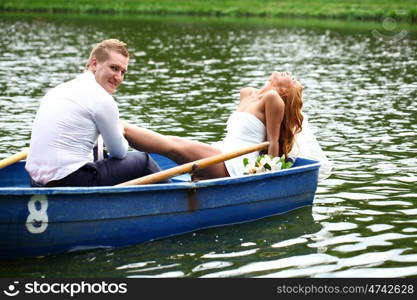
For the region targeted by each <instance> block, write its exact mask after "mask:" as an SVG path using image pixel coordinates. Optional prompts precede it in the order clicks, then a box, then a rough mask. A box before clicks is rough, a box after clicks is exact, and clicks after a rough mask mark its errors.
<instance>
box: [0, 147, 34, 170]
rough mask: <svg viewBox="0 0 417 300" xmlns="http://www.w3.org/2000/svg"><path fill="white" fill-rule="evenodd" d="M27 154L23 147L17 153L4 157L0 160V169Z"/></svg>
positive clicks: (23, 157)
mask: <svg viewBox="0 0 417 300" xmlns="http://www.w3.org/2000/svg"><path fill="white" fill-rule="evenodd" d="M27 156H28V150H27V149H24V150H22V151H20V152H19V153H16V154H13V155H11V156H9V157H6V158H5V159H2V160H0V169H2V168H5V167H7V166H10V165H12V164H14V163H16V162H18V161H20V160H22V159H25V158H26V157H27Z"/></svg>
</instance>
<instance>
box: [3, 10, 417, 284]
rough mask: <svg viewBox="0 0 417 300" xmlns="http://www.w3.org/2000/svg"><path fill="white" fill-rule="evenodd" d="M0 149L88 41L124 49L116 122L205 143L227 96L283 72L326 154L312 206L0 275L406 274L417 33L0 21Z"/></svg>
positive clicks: (349, 27) (415, 227)
mask: <svg viewBox="0 0 417 300" xmlns="http://www.w3.org/2000/svg"><path fill="white" fill-rule="evenodd" d="M0 18H1V19H0V34H1V36H2V38H1V40H0V49H1V51H0V158H4V157H6V156H8V155H9V154H11V153H14V152H17V151H19V150H20V149H21V148H22V147H25V146H27V145H28V141H29V138H30V129H31V124H32V122H33V119H34V116H35V113H36V110H37V107H38V105H39V99H40V98H41V97H42V95H43V94H44V93H45V92H46V91H47V90H48V89H49V88H51V87H53V86H55V85H57V84H58V83H60V82H63V81H66V80H69V79H72V78H73V77H74V76H76V75H77V74H78V73H79V72H81V71H82V70H83V66H84V65H85V62H86V58H87V57H88V54H89V51H90V49H91V46H92V44H94V43H95V42H97V41H100V40H102V39H105V38H110V37H115V38H119V39H121V40H123V41H125V42H127V43H128V45H129V49H130V50H131V52H132V53H133V56H134V57H133V59H132V60H131V65H130V66H129V70H128V75H127V77H126V81H125V84H124V85H123V87H121V88H120V90H119V92H118V93H117V94H116V99H117V101H118V103H119V107H120V112H121V115H122V117H123V118H124V119H127V120H129V121H130V122H133V123H136V124H138V125H141V126H144V127H147V128H151V129H154V130H157V131H159V132H161V133H165V134H175V135H179V136H184V137H190V138H193V139H197V140H201V141H205V142H213V141H216V140H218V139H220V138H221V137H222V136H223V134H224V127H225V122H226V120H227V117H228V116H229V114H230V113H231V112H232V111H233V110H234V108H235V106H236V104H237V101H238V95H239V89H240V88H241V87H244V86H253V87H259V86H261V85H262V84H263V83H264V81H265V80H266V79H267V77H268V75H269V74H270V73H271V72H272V71H292V72H293V74H294V75H295V77H297V78H298V79H299V80H300V81H301V82H302V83H303V85H304V86H305V87H306V89H305V99H304V100H305V104H304V111H305V112H306V113H307V114H308V116H309V120H310V123H311V126H312V128H313V130H314V131H315V133H316V136H317V138H318V140H319V141H320V144H321V145H322V148H323V149H324V150H325V152H326V153H327V155H328V157H329V159H330V160H331V161H332V162H333V173H332V175H331V176H330V177H329V178H328V179H326V180H324V181H322V182H320V183H319V187H318V191H317V195H316V198H315V201H314V205H313V206H312V207H304V208H301V209H298V210H295V211H292V212H290V213H287V214H283V215H278V216H274V217H270V218H266V219H263V220H259V221H256V222H252V223H246V224H241V225H234V226H228V227H221V228H213V229H208V230H202V231H198V232H194V233H190V234H185V235H181V236H178V237H172V238H167V239H163V240H159V241H153V242H148V243H144V244H141V245H137V246H132V247H127V248H122V249H113V250H93V251H88V252H80V253H72V254H62V255H56V256H51V257H46V258H35V259H25V260H18V261H10V262H1V263H0V276H2V277H77V276H80V277H380V276H384V277H416V276H417V187H416V181H417V171H416V170H417V159H416V156H417V155H416V154H417V144H416V132H417V120H416V118H417V105H416V102H415V101H416V98H417V82H416V76H417V34H416V32H417V30H416V29H415V28H412V27H411V28H410V27H405V26H404V25H401V24H395V23H392V22H391V23H389V22H385V23H384V24H376V23H375V24H373V23H363V24H360V23H343V22H324V21H304V20H298V21H297V20H295V21H294V20H292V21H291V20H279V21H273V20H262V19H198V18H158V17H152V18H151V17H149V18H145V17H133V16H131V17H128V18H121V17H117V16H113V17H110V16H106V17H92V16H84V17H83V16H79V17H71V16H65V17H59V16H58V17H50V16H49V17H47V16H32V17H29V16H14V17H11V16H6V15H0Z"/></svg>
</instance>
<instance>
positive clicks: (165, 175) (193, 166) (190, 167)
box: [116, 142, 269, 186]
mask: <svg viewBox="0 0 417 300" xmlns="http://www.w3.org/2000/svg"><path fill="white" fill-rule="evenodd" d="M268 146H269V142H263V143H260V144H257V145H254V146H250V147H246V148H243V149H240V150H235V151H231V152H228V153H224V154H218V155H214V156H210V157H206V158H202V159H199V160H196V161H193V162H189V163H186V164H183V165H181V166H177V167H174V168H170V169H167V170H164V171H161V172H158V173H154V174H151V175H147V176H144V177H140V178H137V179H133V180H130V181H126V182H123V183H120V184H118V185H116V186H129V185H139V184H148V183H155V182H160V181H163V180H166V179H169V178H171V177H174V176H176V175H180V174H184V173H190V172H195V171H196V170H200V169H204V168H206V167H208V166H211V165H214V164H217V163H220V162H223V161H225V160H229V159H232V158H235V157H238V156H241V155H244V154H247V153H250V152H254V151H259V150H262V149H265V148H267V147H268Z"/></svg>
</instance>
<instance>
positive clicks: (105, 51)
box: [85, 39, 129, 69]
mask: <svg viewBox="0 0 417 300" xmlns="http://www.w3.org/2000/svg"><path fill="white" fill-rule="evenodd" d="M110 51H115V52H117V53H119V54H121V55H123V56H124V57H127V58H129V51H127V48H126V44H125V43H123V42H122V41H119V40H117V39H108V40H103V41H101V42H100V43H98V44H96V45H95V46H94V48H93V50H91V53H90V57H89V58H88V61H87V64H86V66H85V68H86V69H88V68H89V67H90V64H91V61H92V59H93V58H96V59H97V60H98V61H99V62H103V61H106V60H107V59H108V58H109V56H110Z"/></svg>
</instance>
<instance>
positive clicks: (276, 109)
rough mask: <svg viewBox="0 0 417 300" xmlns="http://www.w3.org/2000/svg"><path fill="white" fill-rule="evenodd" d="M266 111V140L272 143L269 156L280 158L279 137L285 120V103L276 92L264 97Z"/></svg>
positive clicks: (269, 92) (268, 93)
mask: <svg viewBox="0 0 417 300" xmlns="http://www.w3.org/2000/svg"><path fill="white" fill-rule="evenodd" d="M263 101H264V110H265V125H266V138H267V141H268V142H269V143H270V146H269V147H268V154H269V155H272V156H279V154H280V153H279V144H278V141H279V135H280V129H281V122H282V120H283V118H284V112H285V103H284V101H283V100H282V98H281V97H280V96H279V94H278V93H277V92H276V91H268V92H267V93H266V94H265V95H264V96H263Z"/></svg>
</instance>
